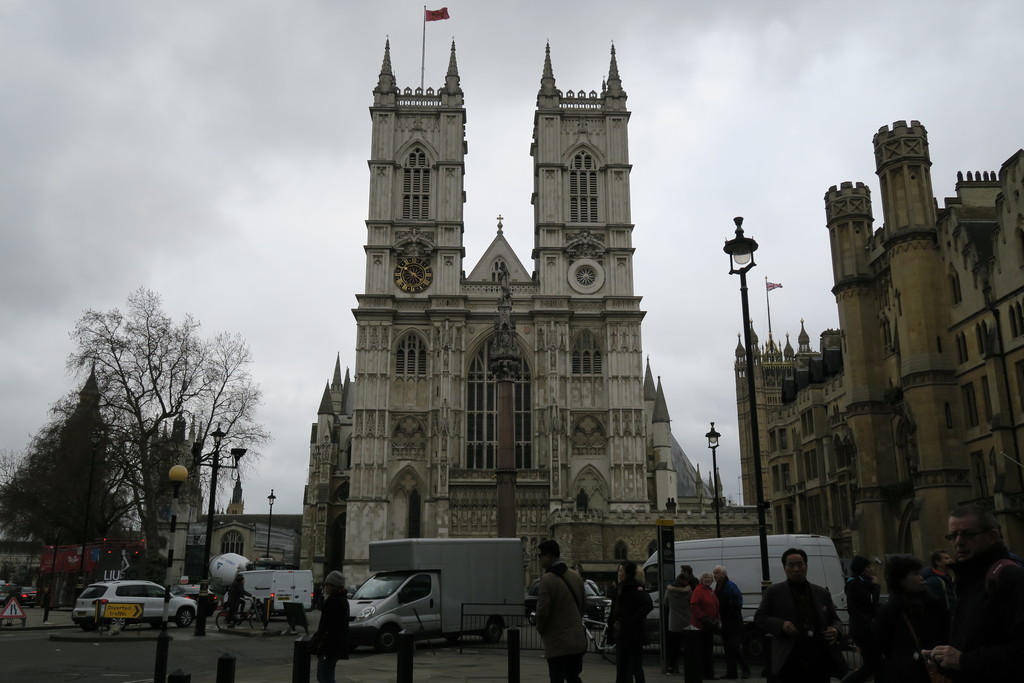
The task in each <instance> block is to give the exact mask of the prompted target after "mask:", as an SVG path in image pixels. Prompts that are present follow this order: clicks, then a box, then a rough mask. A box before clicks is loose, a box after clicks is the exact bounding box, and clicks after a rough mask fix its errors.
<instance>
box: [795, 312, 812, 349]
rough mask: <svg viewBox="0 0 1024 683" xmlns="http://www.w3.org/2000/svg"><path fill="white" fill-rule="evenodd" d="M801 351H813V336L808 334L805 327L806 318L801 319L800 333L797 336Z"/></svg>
mask: <svg viewBox="0 0 1024 683" xmlns="http://www.w3.org/2000/svg"><path fill="white" fill-rule="evenodd" d="M796 342H797V345H798V348H799V349H800V353H810V352H811V337H810V335H808V334H807V330H805V329H804V319H803V318H801V319H800V334H799V336H797V338H796Z"/></svg>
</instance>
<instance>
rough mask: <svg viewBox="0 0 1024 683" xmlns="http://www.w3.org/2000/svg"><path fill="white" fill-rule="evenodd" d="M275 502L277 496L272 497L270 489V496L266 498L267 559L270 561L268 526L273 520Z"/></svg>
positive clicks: (272, 490)
mask: <svg viewBox="0 0 1024 683" xmlns="http://www.w3.org/2000/svg"><path fill="white" fill-rule="evenodd" d="M275 500H277V496H275V495H274V489H270V495H269V496H267V502H268V503H270V514H268V515H267V559H270V529H271V526H270V524H271V522H272V521H273V520H274V501H275Z"/></svg>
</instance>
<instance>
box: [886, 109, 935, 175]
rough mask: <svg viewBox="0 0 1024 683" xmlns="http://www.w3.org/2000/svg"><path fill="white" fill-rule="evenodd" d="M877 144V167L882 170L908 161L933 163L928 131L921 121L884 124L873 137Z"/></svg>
mask: <svg viewBox="0 0 1024 683" xmlns="http://www.w3.org/2000/svg"><path fill="white" fill-rule="evenodd" d="M872 143H873V144H874V146H875V167H876V168H877V169H878V171H879V172H881V171H882V170H883V169H884V168H885V167H887V166H888V165H889V164H896V163H906V162H908V161H917V162H923V163H926V164H928V165H929V166H930V165H931V158H930V156H929V154H928V131H927V130H925V127H924V126H922V125H921V122H920V121H911V122H910V123H909V124H908V123H907V122H906V121H896V122H895V123H893V124H892V127H891V128H890V127H889V126H882V127H881V128H879V129H878V132H877V133H875V136H874V137H873V138H872Z"/></svg>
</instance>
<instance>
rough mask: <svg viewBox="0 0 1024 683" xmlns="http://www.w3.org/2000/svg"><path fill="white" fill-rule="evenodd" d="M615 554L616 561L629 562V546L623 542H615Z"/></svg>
mask: <svg viewBox="0 0 1024 683" xmlns="http://www.w3.org/2000/svg"><path fill="white" fill-rule="evenodd" d="M612 552H613V553H614V554H615V559H616V560H628V559H629V546H627V545H626V542H625V541H623V540H621V539H620V540H618V541H615V550H613V551H612Z"/></svg>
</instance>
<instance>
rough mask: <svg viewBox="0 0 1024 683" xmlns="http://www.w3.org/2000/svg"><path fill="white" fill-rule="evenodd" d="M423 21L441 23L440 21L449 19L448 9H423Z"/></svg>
mask: <svg viewBox="0 0 1024 683" xmlns="http://www.w3.org/2000/svg"><path fill="white" fill-rule="evenodd" d="M423 12H424V15H423V20H424V21H441V20H442V19H450V18H451V17H449V16H448V8H447V7H442V8H441V9H424V10H423Z"/></svg>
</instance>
